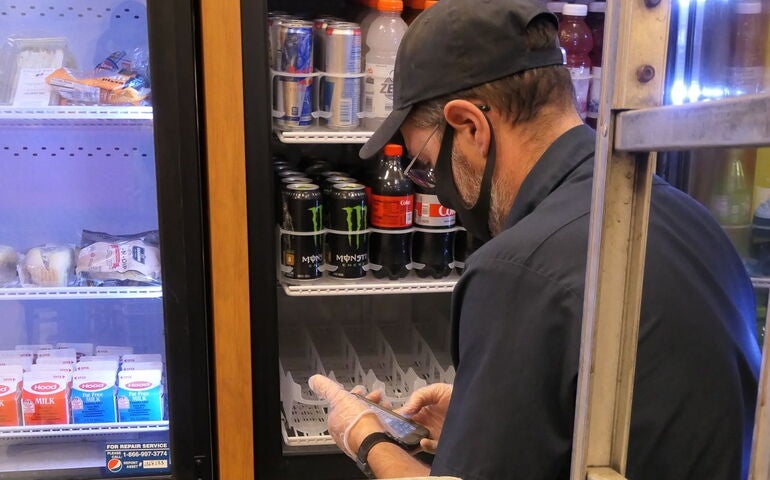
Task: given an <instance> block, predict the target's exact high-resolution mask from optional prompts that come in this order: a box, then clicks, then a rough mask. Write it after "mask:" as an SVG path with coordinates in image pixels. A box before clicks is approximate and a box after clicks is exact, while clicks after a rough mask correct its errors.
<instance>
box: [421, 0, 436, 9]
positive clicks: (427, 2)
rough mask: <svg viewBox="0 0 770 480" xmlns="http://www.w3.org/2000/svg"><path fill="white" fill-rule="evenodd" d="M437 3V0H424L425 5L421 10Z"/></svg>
mask: <svg viewBox="0 0 770 480" xmlns="http://www.w3.org/2000/svg"><path fill="white" fill-rule="evenodd" d="M437 3H438V0H425V6H424V7H423V10H427V9H429V8H430V7H432V6H433V5H435V4H437Z"/></svg>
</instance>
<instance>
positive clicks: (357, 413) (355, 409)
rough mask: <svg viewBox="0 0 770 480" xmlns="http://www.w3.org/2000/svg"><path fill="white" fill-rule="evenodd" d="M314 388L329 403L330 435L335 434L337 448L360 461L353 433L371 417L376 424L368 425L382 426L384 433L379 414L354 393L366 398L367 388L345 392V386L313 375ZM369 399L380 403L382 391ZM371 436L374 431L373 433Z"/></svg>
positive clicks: (311, 382) (310, 382)
mask: <svg viewBox="0 0 770 480" xmlns="http://www.w3.org/2000/svg"><path fill="white" fill-rule="evenodd" d="M308 384H309V385H310V389H311V390H313V392H315V394H316V395H318V397H319V398H321V399H326V400H328V401H329V417H328V424H329V433H330V434H331V436H332V438H333V439H334V441H335V442H336V443H337V446H339V447H340V449H342V451H343V452H345V453H346V454H347V455H348V456H349V457H350V458H352V459H354V460H355V458H356V454H357V453H358V452H357V451H353V450H352V448H351V446H350V443H349V438H350V432H351V431H352V430H353V428H354V427H355V426H356V424H358V422H359V420H361V419H362V418H363V417H365V416H369V415H371V416H372V417H373V418H374V420H375V422H368V424H372V423H374V424H376V425H379V427H380V430H381V431H384V430H385V429H384V428H382V425H380V423H379V420H378V419H377V415H376V414H375V413H374V412H373V411H372V410H371V409H370V408H369V406H368V405H367V404H366V403H364V402H363V401H362V400H361V399H359V398H357V397H356V396H355V395H353V394H354V393H357V394H359V395H363V394H365V393H366V389H365V388H364V387H363V386H361V385H359V386H357V387H355V388H353V390H351V391H349V392H348V391H347V390H345V389H344V388H343V387H342V385H340V384H339V383H337V382H335V381H334V380H331V379H330V378H327V377H324V376H323V375H313V376H312V377H310V379H309V380H308ZM366 398H368V399H369V400H371V401H373V402H377V403H379V402H380V400H381V399H382V393H381V392H373V393H370V394H369V395H367V396H366ZM370 433H371V432H370Z"/></svg>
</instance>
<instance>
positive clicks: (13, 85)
mask: <svg viewBox="0 0 770 480" xmlns="http://www.w3.org/2000/svg"><path fill="white" fill-rule="evenodd" d="M63 67H67V68H74V67H75V61H74V59H73V57H72V54H71V53H70V51H69V50H68V48H67V39H66V38H64V37H46V36H35V37H32V36H27V37H21V36H13V37H10V38H8V39H7V40H6V42H5V45H3V47H2V48H0V103H1V104H4V105H14V106H18V107H43V106H48V105H51V104H54V103H55V95H54V94H53V92H52V90H51V88H50V87H49V86H48V84H47V83H46V81H45V79H46V77H47V76H48V75H50V74H51V73H52V72H54V71H55V70H57V69H59V68H63Z"/></svg>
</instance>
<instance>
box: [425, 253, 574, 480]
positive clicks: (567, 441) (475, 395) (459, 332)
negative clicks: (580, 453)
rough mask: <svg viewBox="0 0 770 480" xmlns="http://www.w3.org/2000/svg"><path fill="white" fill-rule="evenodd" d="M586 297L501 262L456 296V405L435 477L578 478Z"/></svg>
mask: <svg viewBox="0 0 770 480" xmlns="http://www.w3.org/2000/svg"><path fill="white" fill-rule="evenodd" d="M582 303H583V302H582V292H581V293H580V294H577V293H576V292H573V291H572V290H570V289H568V288H566V287H564V286H561V285H559V284H558V283H557V282H555V281H554V280H552V279H550V278H549V277H548V276H547V275H546V274H543V273H538V272H534V271H532V270H530V269H528V268H527V267H526V266H523V265H519V264H516V263H510V262H505V261H501V260H493V259H487V260H481V261H480V262H477V263H476V264H474V266H473V268H472V269H469V270H467V271H466V272H465V273H464V274H463V277H462V279H461V281H460V282H459V283H458V286H457V288H456V290H455V293H454V297H453V307H452V308H453V326H452V328H453V335H454V339H455V340H454V345H453V355H454V357H455V363H456V367H457V376H456V378H455V383H454V390H453V393H452V400H451V403H450V407H449V411H448V414H447V418H446V422H445V424H444V429H443V432H442V435H441V439H440V442H439V448H438V452H437V454H436V457H435V460H434V463H433V466H432V470H431V474H432V475H453V476H457V477H461V478H463V479H464V480H501V479H517V480H534V479H543V480H546V479H548V480H552V479H560V478H565V479H566V478H568V475H569V466H570V455H571V448H572V431H573V420H574V415H575V411H574V409H575V392H576V381H577V365H578V356H579V351H580V330H581V325H580V324H581V321H580V320H581V318H582Z"/></svg>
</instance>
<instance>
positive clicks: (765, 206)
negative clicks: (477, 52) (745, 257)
mask: <svg viewBox="0 0 770 480" xmlns="http://www.w3.org/2000/svg"><path fill="white" fill-rule="evenodd" d="M751 209H752V212H753V215H752V219H751V246H750V253H751V257H752V258H753V259H754V260H755V262H756V267H755V271H754V272H752V273H755V274H757V275H764V276H767V275H770V147H765V148H760V149H757V163H756V168H755V169H754V198H753V199H752V208H751Z"/></svg>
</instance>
